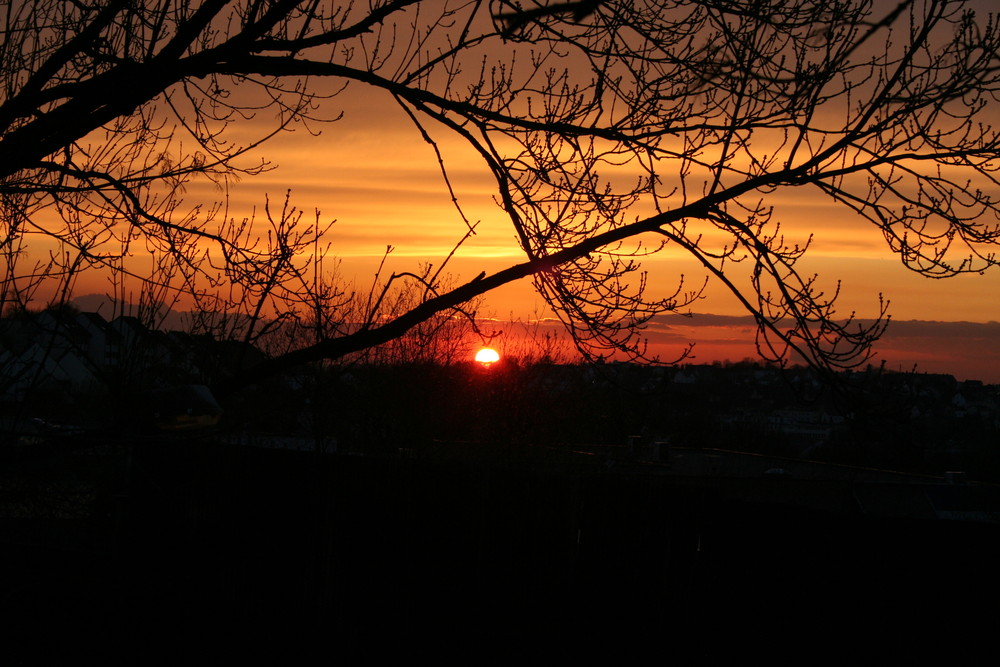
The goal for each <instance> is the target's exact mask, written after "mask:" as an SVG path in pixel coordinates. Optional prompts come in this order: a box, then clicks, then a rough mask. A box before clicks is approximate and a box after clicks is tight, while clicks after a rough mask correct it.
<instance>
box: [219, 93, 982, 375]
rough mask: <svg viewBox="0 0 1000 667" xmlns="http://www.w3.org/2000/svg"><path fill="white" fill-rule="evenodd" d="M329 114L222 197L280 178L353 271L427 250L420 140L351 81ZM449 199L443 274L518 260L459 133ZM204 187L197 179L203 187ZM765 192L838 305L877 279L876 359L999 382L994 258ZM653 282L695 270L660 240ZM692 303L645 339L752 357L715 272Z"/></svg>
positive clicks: (432, 227) (495, 310) (527, 305)
mask: <svg viewBox="0 0 1000 667" xmlns="http://www.w3.org/2000/svg"><path fill="white" fill-rule="evenodd" d="M336 101H337V103H339V107H340V108H342V109H343V110H344V112H345V116H344V118H343V119H342V120H340V121H338V122H336V123H332V124H329V125H325V126H322V134H321V135H320V136H318V137H314V136H310V135H309V134H307V133H305V132H297V133H292V134H286V135H283V136H281V137H279V138H278V139H276V140H275V141H274V142H273V143H271V144H270V145H269V146H267V147H266V149H265V151H264V154H265V155H266V156H267V157H268V158H270V159H272V160H273V161H274V162H275V163H276V164H277V165H278V168H277V169H275V170H274V171H272V172H269V173H267V174H265V175H263V176H261V177H258V178H255V179H252V180H250V181H248V182H246V183H244V184H241V185H240V186H239V187H238V188H237V189H235V190H234V192H233V195H232V204H233V205H234V206H235V207H237V209H238V208H239V207H241V206H242V207H245V208H246V210H249V208H250V207H251V206H253V205H258V206H259V205H260V203H261V202H262V201H263V198H264V195H265V193H266V194H268V195H269V196H270V197H271V198H272V199H275V198H279V197H282V196H283V195H284V192H285V190H286V189H288V188H291V191H292V192H291V194H292V201H293V203H294V204H295V205H297V206H299V207H301V208H304V209H306V210H307V211H311V210H312V209H313V208H317V209H319V210H320V211H321V213H322V218H323V219H324V220H330V219H336V221H337V222H336V224H335V225H334V227H333V232H332V237H331V239H330V240H331V241H332V243H333V253H334V254H335V255H336V256H337V257H339V258H340V259H341V260H342V274H343V275H344V276H345V277H348V278H352V279H354V280H356V281H357V283H358V284H359V285H366V284H367V282H368V281H370V280H371V278H372V276H373V275H374V272H375V268H376V267H377V265H378V262H379V261H380V259H381V256H382V254H383V253H384V252H385V249H386V245H387V244H391V245H392V246H393V252H392V254H391V256H390V263H389V266H390V268H391V269H392V270H412V269H413V268H415V267H416V265H417V264H419V263H422V262H428V261H429V262H433V263H435V264H438V263H440V262H441V261H442V260H443V259H444V258H445V257H446V256H447V254H448V252H449V251H450V250H451V247H452V246H453V244H454V243H455V242H456V241H457V240H458V239H460V238H461V236H462V234H463V233H464V230H465V225H464V223H463V222H462V221H461V220H460V219H459V217H458V216H457V214H456V213H455V210H454V208H453V207H452V205H451V202H450V200H449V198H448V195H447V192H446V191H445V189H444V187H443V185H442V179H441V175H440V173H439V171H438V169H437V165H436V163H435V158H434V153H433V151H432V149H431V147H430V146H429V145H428V144H426V143H425V142H424V141H422V139H421V138H420V136H419V134H418V133H417V131H416V130H415V129H414V128H413V126H412V125H411V124H409V122H408V121H407V120H406V119H405V118H404V117H403V116H402V114H401V112H399V110H398V109H396V108H394V106H393V103H392V102H391V100H388V99H385V98H383V97H382V96H381V95H380V94H375V95H373V94H371V93H370V92H369V91H366V90H364V89H362V88H360V87H355V88H353V89H350V90H349V91H348V93H345V94H344V95H342V96H341V97H339V98H338V99H337V100H336ZM441 147H442V150H443V151H444V155H445V159H446V162H447V165H448V168H449V173H450V176H451V178H452V180H453V183H454V185H455V187H456V191H457V195H458V197H459V201H460V203H461V204H462V206H463V209H464V210H465V212H466V215H467V216H468V217H469V219H470V220H473V221H477V220H478V221H480V225H479V227H478V229H477V234H476V235H475V236H474V237H472V238H471V239H470V240H469V241H467V242H466V243H465V244H464V245H463V246H462V248H461V249H460V250H459V252H458V254H457V255H456V257H455V258H454V259H453V260H452V262H451V263H450V264H449V266H450V270H451V273H453V274H454V275H455V276H456V279H461V278H465V279H468V278H471V277H473V276H475V275H477V274H478V273H479V272H480V271H487V272H492V271H496V270H499V269H502V268H504V267H506V266H509V265H510V264H513V263H517V262H519V261H523V255H522V254H521V251H520V249H519V248H518V245H517V242H516V240H515V238H514V233H513V231H512V229H511V227H510V224H509V223H508V222H507V221H506V220H505V216H504V214H503V212H502V211H501V210H500V209H499V208H498V207H497V206H496V204H495V203H494V202H493V199H492V197H493V192H494V191H493V190H492V189H491V183H490V180H489V175H488V172H487V171H486V170H485V168H484V167H483V165H482V164H481V163H480V161H479V160H478V158H477V156H475V155H473V154H472V153H471V151H470V150H469V149H468V148H467V147H465V146H464V145H463V144H461V143H459V142H456V141H450V142H445V143H443V144H442V146H441ZM206 194H207V193H206ZM773 203H774V205H775V206H776V207H777V209H778V215H780V219H781V221H782V228H783V229H784V230H785V233H786V234H788V235H789V236H793V237H795V238H796V240H801V241H805V239H806V238H807V237H808V235H809V234H810V233H812V234H813V235H814V239H813V245H812V247H811V250H810V252H809V253H808V255H807V257H806V259H805V260H803V266H805V267H807V269H806V270H807V272H809V273H812V272H815V273H818V274H819V275H820V277H821V279H823V280H824V281H825V284H828V285H829V287H830V288H831V289H833V288H834V287H835V285H836V281H837V280H840V281H841V284H842V287H841V297H840V301H839V303H840V309H839V312H840V313H842V314H844V315H845V316H846V315H848V314H850V312H851V311H852V310H853V311H855V312H856V314H857V316H858V317H860V318H870V317H874V316H875V315H877V313H878V295H879V293H880V292H881V293H882V294H883V295H884V296H885V298H886V299H888V300H889V301H890V314H891V315H892V319H893V324H892V325H890V328H889V330H888V332H887V334H886V335H885V336H884V338H883V340H882V341H881V342H880V343H879V345H878V346H877V348H876V349H877V352H878V357H877V358H876V359H875V363H879V362H880V361H881V360H885V361H886V365H887V367H888V368H890V369H903V370H910V369H912V368H913V367H914V365H915V364H916V367H917V369H918V370H921V371H925V372H932V373H951V374H955V375H956V376H957V377H959V378H960V379H982V380H986V381H990V382H1000V272H997V271H992V272H988V273H987V274H985V275H978V274H977V275H965V276H959V277H957V278H951V279H946V280H931V279H927V278H924V277H921V276H919V275H917V274H915V273H913V272H912V271H910V270H908V269H906V268H905V267H904V266H903V265H902V263H901V262H900V261H899V259H898V258H897V257H896V256H895V255H894V254H892V253H891V252H889V250H888V249H887V247H886V244H885V240H884V238H883V237H882V234H881V233H880V231H879V230H878V229H876V228H874V227H873V226H872V225H871V224H870V223H867V222H866V221H864V220H860V219H858V218H856V217H854V216H853V215H852V214H851V213H850V212H849V211H844V210H842V209H841V208H840V207H838V206H836V205H835V204H834V203H833V202H831V201H830V200H828V199H825V198H823V197H820V196H817V195H814V194H811V193H809V192H807V191H805V190H796V191H793V192H791V193H780V194H778V195H777V196H776V198H775V201H774V202H773ZM644 266H645V267H646V268H647V269H648V270H649V272H650V275H651V279H652V282H653V283H654V284H659V285H662V286H663V289H664V290H670V291H672V290H673V289H674V287H675V285H676V281H677V278H678V276H679V275H680V274H684V275H685V279H686V281H687V283H688V284H690V285H692V286H694V285H700V284H701V283H702V282H703V281H704V278H705V276H704V272H703V271H700V270H699V268H698V267H696V266H694V265H693V264H692V263H691V261H690V260H687V259H685V258H684V257H683V256H680V255H676V254H673V255H672V254H670V253H663V254H662V255H658V256H654V257H653V258H650V259H648V260H646V261H645V263H644ZM543 306H544V304H543V303H542V302H541V300H540V299H539V298H538V297H537V295H536V294H535V293H534V290H533V289H532V286H531V283H530V281H528V280H522V281H521V282H519V283H516V284H513V285H509V286H506V287H504V288H501V289H500V290H497V291H495V292H493V293H491V294H489V295H488V296H487V298H486V303H485V308H484V310H483V312H484V313H485V314H486V315H489V316H492V317H495V318H498V319H500V320H504V319H508V318H509V317H511V316H513V317H514V318H518V319H524V320H528V319H532V318H535V317H537V316H539V315H542V316H544V315H545V313H546V311H545V310H544V307H543ZM690 311H691V312H692V313H695V316H694V317H691V318H682V317H674V316H667V317H664V318H661V320H659V321H657V322H654V323H653V324H652V325H651V327H650V329H649V331H648V333H649V338H650V343H651V345H652V346H653V347H652V349H653V351H654V352H656V353H657V354H660V355H661V356H662V358H663V359H672V358H674V357H676V356H677V354H679V353H680V351H681V350H683V348H684V347H685V345H686V344H687V343H688V342H695V343H697V345H696V346H695V349H694V353H693V354H694V356H693V357H692V358H691V361H692V362H694V363H708V362H711V361H715V360H721V359H730V360H740V359H742V358H744V357H751V358H752V357H754V356H755V352H754V348H753V326H752V323H751V322H750V321H749V320H748V319H747V318H746V317H745V316H746V312H745V311H743V310H742V308H741V306H740V305H739V304H738V303H737V302H736V300H735V299H734V298H733V297H732V296H731V295H729V294H728V293H727V292H726V291H725V289H724V288H722V287H721V286H719V285H717V284H714V283H711V282H710V283H709V284H708V287H707V290H706V298H705V299H704V300H701V301H699V302H697V303H696V304H694V306H692V308H691V309H690Z"/></svg>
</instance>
